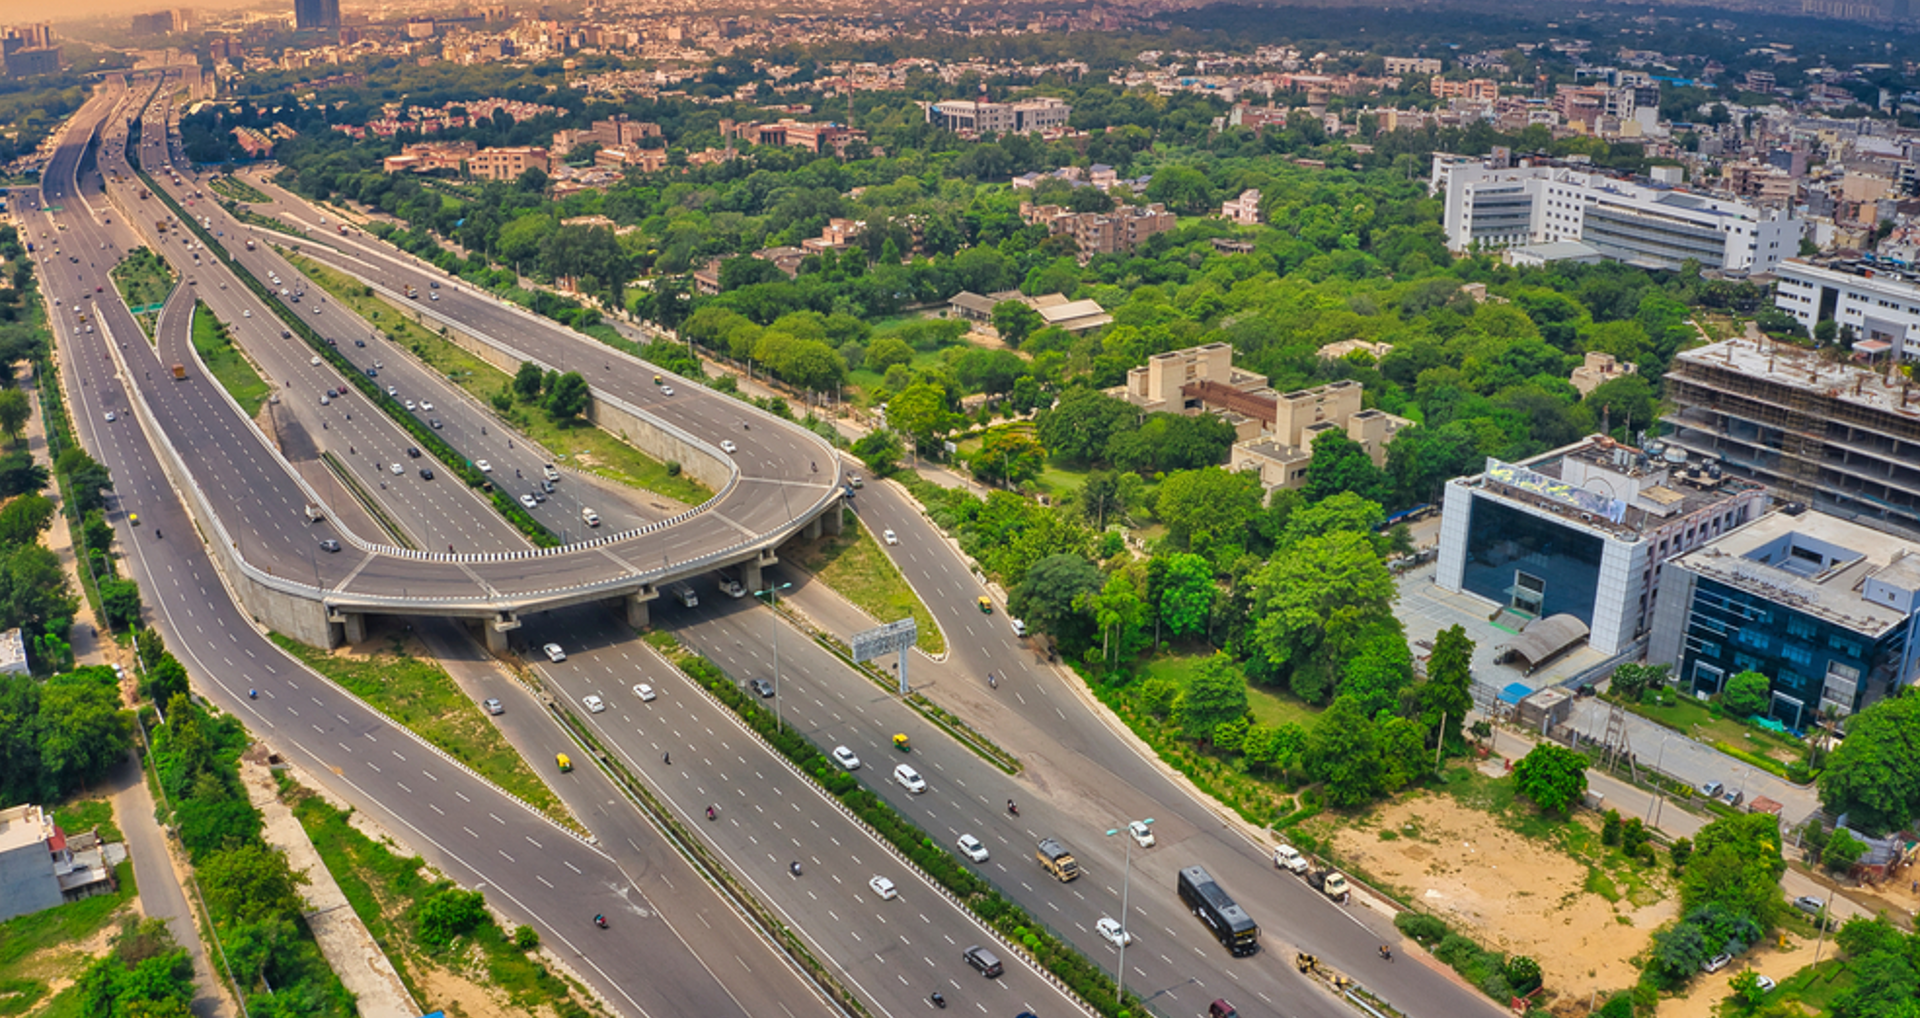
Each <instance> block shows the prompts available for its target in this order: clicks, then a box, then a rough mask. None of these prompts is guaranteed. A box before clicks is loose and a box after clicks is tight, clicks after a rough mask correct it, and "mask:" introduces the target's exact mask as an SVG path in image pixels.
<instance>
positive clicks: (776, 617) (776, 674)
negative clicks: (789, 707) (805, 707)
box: [753, 583, 793, 731]
mask: <svg viewBox="0 0 1920 1018" xmlns="http://www.w3.org/2000/svg"><path fill="white" fill-rule="evenodd" d="M792 586H793V584H791V583H776V584H772V585H769V586H768V587H767V589H765V590H756V591H754V592H753V596H754V597H756V598H757V597H761V596H766V597H767V599H768V601H769V602H770V603H771V606H772V608H773V724H774V728H775V729H777V730H780V731H785V730H786V721H785V719H784V718H782V717H781V714H780V592H781V591H783V590H786V589H787V588H789V587H792Z"/></svg>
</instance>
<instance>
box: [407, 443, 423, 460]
mask: <svg viewBox="0 0 1920 1018" xmlns="http://www.w3.org/2000/svg"><path fill="white" fill-rule="evenodd" d="M407 458H408V459H410V460H417V459H419V458H420V447H419V446H417V445H410V446H407Z"/></svg>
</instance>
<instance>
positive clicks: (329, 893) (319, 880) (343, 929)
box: [240, 743, 422, 1018]
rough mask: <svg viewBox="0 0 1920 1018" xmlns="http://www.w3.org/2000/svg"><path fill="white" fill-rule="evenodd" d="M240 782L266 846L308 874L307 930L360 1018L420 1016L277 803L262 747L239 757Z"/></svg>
mask: <svg viewBox="0 0 1920 1018" xmlns="http://www.w3.org/2000/svg"><path fill="white" fill-rule="evenodd" d="M240 780H241V781H242V782H243V783H244V784H245V785H246V786H247V797H248V798H249V799H251V800H252V801H253V805H254V807H255V808H256V809H258V810H259V811H260V812H261V814H262V816H263V818H264V821H265V822H264V825H263V826H264V830H263V832H262V833H263V834H264V835H265V837H266V839H267V843H268V844H270V845H272V846H273V847H274V848H277V849H279V850H280V851H281V852H282V853H284V854H285V855H286V857H287V865H288V866H290V867H291V868H292V869H293V872H295V873H304V874H306V877H307V881H308V883H307V886H306V889H305V890H304V891H303V892H302V895H301V896H302V897H304V898H306V900H307V906H308V911H307V916H306V918H307V927H308V928H309V929H311V930H312V931H313V939H314V941H315V942H317V943H318V944H319V945H320V953H321V954H324V955H325V956H326V958H327V964H328V965H329V966H331V967H332V968H333V971H334V973H335V974H336V975H338V976H339V977H340V982H341V983H343V984H345V985H346V988H347V990H348V992H350V993H352V994H353V996H354V1004H355V1006H356V1007H357V1009H358V1011H359V1013H360V1015H361V1016H362V1018H414V1016H416V1015H419V1014H421V1013H422V1012H421V1010H420V1006H419V1005H418V1004H416V1003H415V1002H414V1000H413V995H412V994H410V993H408V992H407V987H406V985H405V984H404V983H402V982H401V981H400V974H399V973H398V972H395V971H394V969H393V962H391V961H389V960H388V959H387V955H386V952H384V951H382V950H380V945H379V944H377V943H375V942H374V939H373V934H371V933H368V932H367V927H366V924H365V923H362V922H361V921H360V916H359V915H358V914H356V913H355V912H354V911H353V907H352V906H351V905H349V904H348V903H347V896H346V895H345V894H343V893H342V892H341V890H340V885H339V884H338V883H336V882H335V881H334V879H333V874H332V873H331V872H330V871H328V869H327V867H326V865H325V864H324V863H322V862H321V861H320V853H319V852H318V851H316V850H315V849H314V847H313V842H312V841H311V840H309V839H308V838H307V831H306V828H304V827H301V826H300V821H298V820H296V819H294V816H293V810H292V809H290V808H288V806H287V804H286V803H284V802H281V801H280V790H279V786H278V785H277V784H276V783H275V781H274V779H273V771H272V769H271V768H269V767H268V766H267V747H266V746H265V745H264V744H262V743H254V744H253V745H252V746H250V747H248V748H247V751H246V752H245V753H243V754H241V757H240ZM310 787H312V786H310Z"/></svg>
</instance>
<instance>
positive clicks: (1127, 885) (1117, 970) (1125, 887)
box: [1107, 817, 1153, 1009]
mask: <svg viewBox="0 0 1920 1018" xmlns="http://www.w3.org/2000/svg"><path fill="white" fill-rule="evenodd" d="M1140 822H1141V823H1143V824H1146V825H1147V826H1149V827H1151V826H1153V818H1152V817H1148V818H1147V819H1145V820H1142V821H1140ZM1128 826H1129V823H1128V822H1122V823H1121V825H1120V826H1119V827H1115V828H1114V829H1112V830H1110V831H1108V832H1107V837H1109V838H1111V837H1113V836H1114V835H1116V834H1119V833H1120V832H1121V831H1126V830H1127V827H1128ZM1132 890H1133V833H1132V832H1131V831H1128V832H1127V863H1126V867H1125V870H1124V873H1123V875H1122V876H1121V878H1120V960H1119V961H1118V962H1117V963H1116V964H1115V965H1114V967H1113V986H1114V990H1113V1004H1114V1007H1115V1008H1116V1009H1118V1008H1120V1007H1122V1006H1124V1005H1125V1003H1126V1000H1127V942H1128V941H1131V940H1132V939H1133V934H1132V933H1130V932H1128V931H1127V896H1128V894H1129V893H1130V892H1131V891H1132Z"/></svg>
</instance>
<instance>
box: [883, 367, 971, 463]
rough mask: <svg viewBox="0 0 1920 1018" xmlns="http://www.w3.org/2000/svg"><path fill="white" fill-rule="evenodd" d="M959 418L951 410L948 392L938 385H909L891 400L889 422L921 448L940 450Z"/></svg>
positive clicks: (888, 410) (888, 413) (889, 402)
mask: <svg viewBox="0 0 1920 1018" xmlns="http://www.w3.org/2000/svg"><path fill="white" fill-rule="evenodd" d="M957 419H958V415H957V414H955V413H954V412H953V411H951V410H949V409H947V393H946V390H944V389H942V388H940V387H939V386H937V385H929V384H927V383H925V382H922V383H920V384H918V385H913V386H908V387H907V388H905V389H902V390H901V391H900V392H899V393H898V394H896V395H895V396H894V397H893V398H892V399H890V400H888V401H887V423H888V424H889V425H891V426H892V427H894V428H897V429H899V430H900V431H902V432H904V433H905V434H906V435H907V436H908V437H910V438H912V439H913V442H914V445H915V446H917V447H919V448H921V449H929V448H934V449H937V448H938V447H939V444H940V440H941V439H942V438H945V437H946V435H947V432H949V431H952V430H953V428H954V425H955V423H956V421H957Z"/></svg>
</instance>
